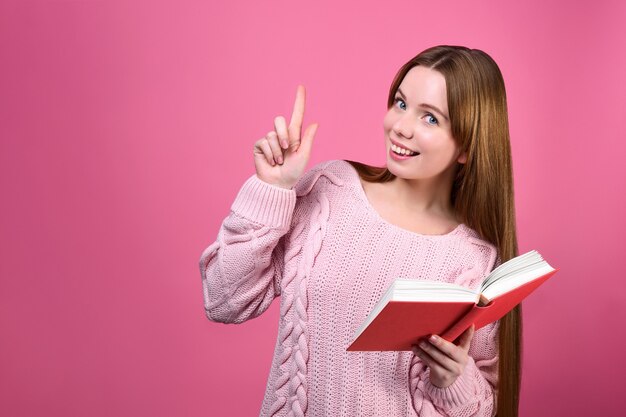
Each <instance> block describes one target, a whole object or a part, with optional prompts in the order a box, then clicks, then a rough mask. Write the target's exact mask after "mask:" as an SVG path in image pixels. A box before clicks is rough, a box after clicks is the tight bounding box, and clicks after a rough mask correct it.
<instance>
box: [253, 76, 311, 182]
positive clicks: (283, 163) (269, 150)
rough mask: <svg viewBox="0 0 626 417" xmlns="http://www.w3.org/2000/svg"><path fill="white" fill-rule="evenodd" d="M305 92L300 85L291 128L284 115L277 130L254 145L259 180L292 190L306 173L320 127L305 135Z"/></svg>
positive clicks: (276, 122)
mask: <svg viewBox="0 0 626 417" xmlns="http://www.w3.org/2000/svg"><path fill="white" fill-rule="evenodd" d="M305 97H306V91H305V89H304V86H303V85H299V86H298V90H297V92H296V101H295V103H294V106H293V112H292V114H291V120H290V121H289V127H287V123H286V121H285V118H284V117H283V116H278V117H276V118H275V119H274V130H271V131H270V132H268V133H267V135H265V137H264V138H261V139H259V140H258V141H257V142H256V143H255V144H254V165H255V168H256V175H257V177H259V179H261V180H263V181H265V182H267V183H270V184H273V185H277V186H280V187H283V188H288V189H291V188H293V186H294V185H295V184H296V183H297V182H298V179H300V177H301V176H302V174H303V173H304V170H305V168H306V165H307V163H308V161H309V157H310V155H311V149H312V146H313V138H314V137H315V132H316V131H317V127H318V124H317V123H313V124H311V125H309V126H308V127H307V128H306V130H305V132H304V135H302V120H303V119H304V102H305Z"/></svg>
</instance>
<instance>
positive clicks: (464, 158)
mask: <svg viewBox="0 0 626 417" xmlns="http://www.w3.org/2000/svg"><path fill="white" fill-rule="evenodd" d="M456 161H457V162H458V163H459V164H464V163H466V162H467V152H461V154H460V155H459V157H458V158H457V160H456Z"/></svg>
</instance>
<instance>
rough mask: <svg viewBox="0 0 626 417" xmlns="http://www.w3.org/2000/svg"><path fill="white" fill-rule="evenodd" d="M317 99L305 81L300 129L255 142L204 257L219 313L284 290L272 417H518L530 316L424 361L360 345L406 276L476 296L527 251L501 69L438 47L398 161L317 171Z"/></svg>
mask: <svg viewBox="0 0 626 417" xmlns="http://www.w3.org/2000/svg"><path fill="white" fill-rule="evenodd" d="M304 102H305V91H304V87H302V86H299V87H298V91H297V96H296V101H295V106H294V110H293V114H292V117H291V120H290V123H289V126H287V123H286V121H285V119H284V118H283V117H277V118H276V119H275V121H274V125H275V129H274V130H273V131H271V132H269V133H268V134H267V135H266V136H265V137H264V138H262V139H260V140H259V141H257V142H256V143H255V146H254V161H255V167H256V174H255V175H252V176H251V177H250V178H249V179H248V180H247V181H246V182H245V183H244V185H243V187H242V188H241V190H240V191H239V193H238V195H237V197H236V199H235V201H234V202H233V205H232V207H231V213H230V214H229V216H228V217H227V218H226V219H225V220H224V221H223V223H222V226H221V228H220V230H219V233H218V236H217V240H216V241H215V242H214V243H213V244H212V245H210V246H209V247H208V248H206V249H205V250H204V252H203V253H202V256H201V259H200V271H201V275H202V283H203V290H204V300H205V309H206V313H207V316H208V318H209V319H210V320H214V321H219V322H224V323H239V322H242V321H245V320H248V319H250V318H253V317H256V316H258V315H259V314H261V313H263V312H264V311H265V310H266V309H267V308H268V307H269V305H270V304H271V302H272V300H273V299H274V298H275V297H276V296H278V295H280V296H281V297H280V324H279V332H278V338H277V341H276V347H275V353H274V359H273V362H272V367H271V371H270V375H269V378H268V382H267V388H266V393H265V398H264V401H263V404H262V408H261V415H263V416H287V415H289V416H291V415H293V416H305V415H306V416H329V415H331V416H343V415H346V416H416V415H419V416H441V415H443V416H491V415H493V414H494V413H496V411H497V414H498V415H499V416H516V415H517V404H518V392H519V385H520V377H519V375H520V369H519V366H520V354H519V351H520V325H521V321H520V311H519V308H517V309H515V310H513V311H512V312H511V313H509V314H508V315H507V316H505V317H504V318H503V319H501V320H500V321H498V322H495V323H492V324H490V325H488V326H486V327H483V328H481V329H480V330H477V331H474V329H473V328H470V329H468V330H467V331H466V332H465V333H464V334H463V335H462V336H460V337H459V339H458V340H457V341H455V343H451V342H447V341H445V340H443V339H441V338H438V337H437V335H433V337H432V338H431V339H429V340H428V341H422V342H420V343H419V344H417V345H416V346H415V347H414V349H413V351H412V352H347V351H346V348H347V346H348V344H349V342H350V341H351V338H352V336H353V334H354V332H355V329H356V328H357V327H358V326H359V325H360V324H361V323H362V322H363V320H364V319H365V317H366V316H367V315H368V314H369V312H370V310H371V308H372V307H373V306H374V305H375V304H376V302H377V301H378V300H379V298H380V297H381V295H382V293H383V292H384V291H385V290H386V288H387V287H388V286H389V284H390V283H391V282H392V281H393V280H394V279H395V278H397V277H407V278H413V279H430V280H440V281H445V282H454V283H458V284H461V285H465V286H467V287H471V288H475V287H477V286H478V285H479V283H480V282H481V280H482V279H483V278H484V277H485V276H486V275H487V274H488V273H489V272H490V271H491V270H492V269H493V268H494V267H495V266H497V265H498V264H499V263H501V262H504V261H506V260H508V259H510V258H512V257H514V256H516V255H517V238H516V231H515V218H514V206H513V180H512V167H511V152H510V145H509V129H508V118H507V106H506V94H505V88H504V82H503V79H502V75H501V73H500V70H499V69H498V66H497V65H496V63H495V62H494V61H493V60H492V59H491V58H490V57H489V56H488V55H487V54H485V53H484V52H482V51H480V50H477V49H468V48H465V47H459V46H437V47H433V48H430V49H427V50H425V51H423V52H422V53H420V54H419V55H417V56H416V57H415V58H413V59H411V60H410V61H409V62H407V63H406V64H405V65H404V66H402V68H400V70H399V71H398V73H397V75H396V77H395V79H394V81H393V83H392V85H391V88H390V90H389V98H388V102H387V108H388V110H387V114H386V116H385V118H384V121H383V127H384V144H385V150H386V152H387V164H386V167H382V168H378V167H372V166H368V165H365V164H361V163H358V162H353V161H343V160H331V161H327V162H324V163H321V164H318V165H316V166H314V167H313V168H312V169H311V170H310V171H308V172H306V173H305V172H304V170H305V167H306V164H307V162H308V160H309V155H310V152H311V147H312V143H313V137H314V135H315V132H316V130H317V124H312V125H310V126H308V127H307V129H306V130H305V131H304V133H302V132H301V126H302V120H303V114H304ZM416 343H417V341H416ZM251 354H252V355H254V351H251ZM242 360H246V358H242ZM496 400H497V401H496Z"/></svg>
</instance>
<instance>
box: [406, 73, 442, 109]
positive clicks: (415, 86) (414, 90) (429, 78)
mask: <svg viewBox="0 0 626 417" xmlns="http://www.w3.org/2000/svg"><path fill="white" fill-rule="evenodd" d="M400 89H401V90H402V92H403V93H404V94H405V95H406V97H407V100H409V101H411V102H415V103H426V104H432V105H434V106H437V107H439V108H440V109H442V110H444V111H447V109H448V97H447V94H446V79H445V78H444V76H443V74H441V73H440V72H439V71H435V70H433V69H430V68H427V67H424V66H421V65H418V66H415V67H413V68H411V69H410V70H409V72H407V73H406V75H405V76H404V79H403V80H402V82H401V83H400Z"/></svg>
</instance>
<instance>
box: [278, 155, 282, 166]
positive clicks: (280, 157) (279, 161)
mask: <svg viewBox="0 0 626 417" xmlns="http://www.w3.org/2000/svg"><path fill="white" fill-rule="evenodd" d="M278 163H279V164H280V165H282V163H283V157H282V156H279V157H278Z"/></svg>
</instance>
